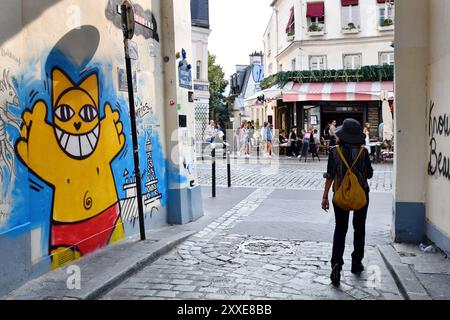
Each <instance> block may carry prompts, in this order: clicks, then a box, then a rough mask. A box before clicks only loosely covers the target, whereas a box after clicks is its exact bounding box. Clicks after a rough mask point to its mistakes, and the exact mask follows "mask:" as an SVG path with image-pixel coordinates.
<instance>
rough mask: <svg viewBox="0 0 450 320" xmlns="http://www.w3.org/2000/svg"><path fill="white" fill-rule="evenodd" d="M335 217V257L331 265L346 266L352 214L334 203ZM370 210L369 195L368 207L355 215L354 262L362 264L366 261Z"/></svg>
mask: <svg viewBox="0 0 450 320" xmlns="http://www.w3.org/2000/svg"><path fill="white" fill-rule="evenodd" d="M333 207H334V215H335V217H336V228H335V230H334V240H333V256H332V258H331V265H335V264H339V265H341V266H342V265H343V264H344V251H345V237H346V235H347V230H348V220H349V218H350V212H348V211H345V210H343V209H341V208H339V207H338V206H336V205H335V204H334V203H333ZM368 208H369V194H367V206H365V207H364V208H362V209H361V210H358V211H355V212H354V213H353V229H354V236H353V249H354V250H353V253H352V261H354V262H361V261H362V260H363V259H364V246H365V240H366V219H367V209H368Z"/></svg>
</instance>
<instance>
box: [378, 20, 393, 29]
mask: <svg viewBox="0 0 450 320" xmlns="http://www.w3.org/2000/svg"><path fill="white" fill-rule="evenodd" d="M393 24H394V21H392V19H389V18H388V19H384V21H383V22H382V23H381V26H382V27H389V26H392V25H393Z"/></svg>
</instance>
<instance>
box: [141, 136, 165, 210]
mask: <svg viewBox="0 0 450 320" xmlns="http://www.w3.org/2000/svg"><path fill="white" fill-rule="evenodd" d="M145 150H146V153H147V162H148V163H147V180H148V181H147V183H146V184H145V187H146V188H147V193H146V194H145V195H144V204H145V205H146V206H149V205H150V204H152V203H153V202H155V201H157V200H159V199H161V198H162V195H161V194H160V193H159V191H158V178H157V177H156V173H155V166H154V164H153V155H152V152H153V146H152V141H151V140H150V134H148V133H147V144H146V146H145Z"/></svg>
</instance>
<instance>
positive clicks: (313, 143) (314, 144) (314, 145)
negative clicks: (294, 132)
mask: <svg viewBox="0 0 450 320" xmlns="http://www.w3.org/2000/svg"><path fill="white" fill-rule="evenodd" d="M319 144H320V140H319V134H318V132H317V129H314V128H311V137H310V139H309V152H310V153H311V156H312V159H313V161H314V158H315V157H316V158H317V159H319V162H320V157H319V153H318V151H317V150H318V145H319Z"/></svg>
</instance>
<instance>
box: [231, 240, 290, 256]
mask: <svg viewBox="0 0 450 320" xmlns="http://www.w3.org/2000/svg"><path fill="white" fill-rule="evenodd" d="M296 249H297V246H296V245H295V244H294V243H291V242H289V241H281V240H245V241H244V242H242V243H241V244H240V245H239V249H238V250H239V251H241V252H243V253H247V254H258V255H275V254H276V255H283V254H295V251H296Z"/></svg>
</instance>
